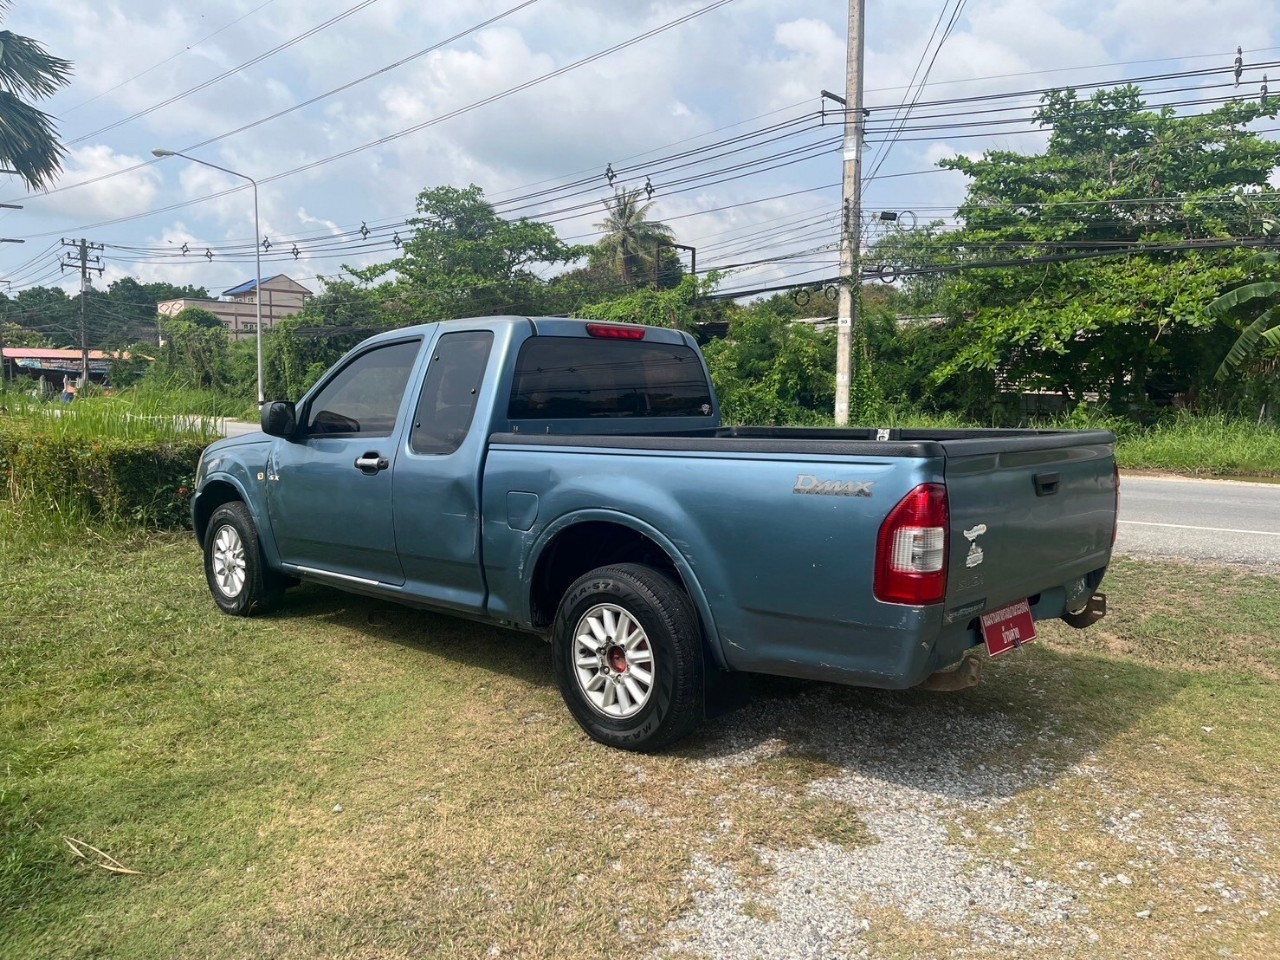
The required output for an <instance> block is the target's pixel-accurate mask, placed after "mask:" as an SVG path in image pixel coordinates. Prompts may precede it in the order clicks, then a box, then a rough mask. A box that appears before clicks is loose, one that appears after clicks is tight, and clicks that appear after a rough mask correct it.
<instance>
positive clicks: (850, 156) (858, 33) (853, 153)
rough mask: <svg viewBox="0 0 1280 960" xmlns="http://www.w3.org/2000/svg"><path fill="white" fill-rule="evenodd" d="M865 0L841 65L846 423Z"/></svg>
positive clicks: (842, 420)
mask: <svg viewBox="0 0 1280 960" xmlns="http://www.w3.org/2000/svg"><path fill="white" fill-rule="evenodd" d="M865 6H866V0H849V46H848V51H847V54H848V63H847V66H846V69H845V101H846V103H845V113H844V189H843V190H842V191H841V198H842V209H841V224H840V302H839V309H838V312H837V317H836V426H841V427H843V426H846V425H848V423H849V385H850V383H852V382H853V367H854V362H855V359H856V358H855V357H854V356H853V330H854V326H855V325H856V324H857V322H858V280H859V274H860V271H861V264H860V261H861V253H862V126H863V120H864V114H863V111H862V45H863V13H864V10H865Z"/></svg>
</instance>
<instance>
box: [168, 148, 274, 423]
mask: <svg viewBox="0 0 1280 960" xmlns="http://www.w3.org/2000/svg"><path fill="white" fill-rule="evenodd" d="M151 153H152V155H153V156H156V157H161V158H163V157H181V158H182V159H183V160H190V161H191V162H192V163H198V164H200V165H201V166H203V167H212V168H213V169H214V170H221V171H222V172H223V173H229V174H231V176H233V177H239V178H240V179H242V180H248V181H249V182H250V183H251V184H253V259H254V263H255V270H256V271H257V274H258V275H257V276H256V277H255V278H254V283H253V302H254V306H255V307H256V308H257V313H258V329H257V335H258V336H257V339H258V406H259V407H261V406H262V405H263V403H265V402H266V397H265V395H264V394H263V392H262V246H261V239H262V234H261V231H260V230H259V228H258V181H257V180H255V179H253V177H250V176H247V175H246V174H243V173H237V172H236V171H235V170H228V169H227V168H226V167H220V166H218V165H217V164H216V163H210V162H209V161H208V160H201V159H199V158H197V157H189V156H187V155H186V154H185V153H179V152H178V151H177V150H152V151H151Z"/></svg>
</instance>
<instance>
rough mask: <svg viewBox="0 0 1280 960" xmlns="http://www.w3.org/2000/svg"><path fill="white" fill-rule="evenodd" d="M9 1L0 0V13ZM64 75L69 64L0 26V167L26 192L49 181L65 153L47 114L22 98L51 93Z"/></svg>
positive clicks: (58, 85)
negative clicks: (24, 186)
mask: <svg viewBox="0 0 1280 960" xmlns="http://www.w3.org/2000/svg"><path fill="white" fill-rule="evenodd" d="M11 3H12V0H0V13H4V12H5V11H7V10H8V9H9V7H10V6H11ZM70 74H71V64H70V62H68V61H66V60H61V59H59V58H58V57H54V56H50V55H49V54H48V53H46V52H45V49H44V47H43V46H41V45H40V44H39V43H38V42H36V41H35V40H32V39H31V38H29V37H20V36H18V35H17V34H15V33H10V32H9V31H8V30H0V166H2V167H8V168H9V169H10V170H11V171H12V172H14V173H17V175H18V176H20V177H21V178H22V179H23V180H25V181H26V183H27V186H28V187H30V188H31V189H32V190H38V189H39V188H41V187H45V186H48V185H49V184H50V183H52V182H53V178H54V176H55V175H56V174H57V173H58V171H59V170H60V169H62V157H63V155H64V154H65V153H66V151H65V150H64V149H63V147H62V145H61V144H60V143H58V134H57V130H56V129H55V128H54V126H53V118H52V117H50V116H49V115H48V114H47V113H44V112H43V111H41V110H38V109H36V108H35V107H33V106H32V105H31V104H30V103H28V102H27V101H28V100H36V99H43V98H45V97H48V96H52V95H53V94H54V93H56V92H57V90H58V88H59V87H62V86H64V85H65V84H66V83H67V81H68V79H69V77H70Z"/></svg>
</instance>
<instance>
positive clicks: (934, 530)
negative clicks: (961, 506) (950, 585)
mask: <svg viewBox="0 0 1280 960" xmlns="http://www.w3.org/2000/svg"><path fill="white" fill-rule="evenodd" d="M950 526H951V517H950V511H949V510H948V508H947V488H946V487H944V486H943V485H942V484H940V483H922V484H920V486H918V487H916V488H915V489H914V490H912V491H911V492H910V493H908V494H907V495H906V496H905V497H903V498H902V499H901V500H899V501H898V505H897V506H895V507H894V508H893V509H892V510H890V511H889V516H887V517H885V520H884V523H882V524H881V525H880V535H879V536H878V537H877V538H876V573H875V596H876V599H877V600H880V601H882V602H884V603H906V604H910V605H911V606H924V605H925V604H930V603H941V602H942V600H943V598H944V597H945V596H946V592H947V554H948V552H949V547H950Z"/></svg>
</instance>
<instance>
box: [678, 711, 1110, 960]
mask: <svg viewBox="0 0 1280 960" xmlns="http://www.w3.org/2000/svg"><path fill="white" fill-rule="evenodd" d="M831 699H832V694H831V693H830V692H829V691H827V690H825V689H824V688H815V689H814V690H813V691H811V692H809V691H806V692H804V693H802V694H801V695H799V696H798V697H795V698H792V699H788V700H785V701H765V702H762V703H757V704H754V705H753V706H752V707H751V708H750V709H749V712H748V713H747V714H746V715H745V716H744V715H743V714H741V713H740V714H736V715H735V721H736V722H735V724H734V725H733V727H732V728H731V729H725V730H724V731H723V732H722V733H721V737H722V739H720V740H718V741H716V742H714V743H713V744H711V752H712V753H713V756H710V757H708V758H707V759H705V760H704V761H703V762H704V763H706V764H707V765H709V766H711V767H713V768H719V769H723V770H725V771H726V772H727V771H731V770H733V769H735V768H739V767H743V766H747V765H749V764H751V763H756V762H760V761H762V760H764V759H766V758H768V757H773V756H778V755H780V754H782V753H784V752H786V751H790V750H800V751H804V752H806V753H810V754H818V755H820V756H822V757H823V758H824V759H826V760H828V761H830V762H832V763H833V764H835V765H836V766H837V767H838V768H839V769H840V771H841V772H840V773H839V774H838V775H837V776H834V777H830V778H827V779H823V780H819V781H815V782H814V783H813V784H811V785H810V791H811V792H812V793H814V794H817V795H820V796H824V797H827V798H830V799H832V800H836V801H838V802H840V803H845V804H848V805H849V806H850V808H851V810H852V811H856V815H857V816H858V817H859V818H861V819H862V820H863V822H864V823H865V824H866V826H867V829H868V831H869V833H870V834H871V836H872V838H873V841H874V842H873V843H871V844H869V845H866V846H859V847H854V848H851V849H846V848H844V847H841V846H837V845H834V844H829V843H819V844H815V845H813V846H810V847H806V848H803V849H799V850H785V851H779V850H762V851H760V856H761V859H762V860H763V861H764V863H765V864H766V865H767V866H768V867H770V868H772V871H773V873H772V876H771V877H770V878H769V879H768V880H767V881H766V882H764V883H763V884H762V885H760V884H753V883H751V882H746V881H743V880H742V879H741V878H739V877H738V876H736V875H735V873H734V872H733V871H732V870H731V869H729V868H727V867H724V866H720V865H716V864H713V863H711V862H708V861H705V860H701V861H698V862H697V863H695V865H694V867H693V869H692V870H691V871H690V872H689V875H688V877H687V882H688V883H689V884H690V886H691V888H693V889H694V891H695V893H694V909H693V910H692V911H691V912H690V913H689V914H688V915H687V916H686V917H684V918H682V919H681V920H680V921H678V922H677V923H675V924H673V925H671V926H670V927H669V928H668V930H667V936H668V943H667V946H666V947H665V948H664V949H663V950H660V951H659V955H660V956H680V955H685V956H687V955H695V956H708V957H728V956H738V957H761V958H773V957H779V958H781V957H788V958H810V957H812V958H824V960H825V958H830V957H836V956H865V957H871V956H874V955H875V954H874V946H873V945H871V944H870V943H869V942H868V936H869V934H870V933H871V931H872V929H873V923H874V921H873V919H872V917H874V916H875V915H877V914H879V913H881V912H882V911H883V910H884V909H886V908H888V909H890V910H892V911H895V912H897V913H898V914H900V915H901V916H903V917H904V918H906V919H907V920H909V921H912V922H916V923H921V924H926V925H929V926H931V927H935V928H938V929H940V930H962V931H964V934H965V939H966V940H967V941H968V942H969V943H971V944H972V949H973V950H975V951H978V952H987V951H989V950H990V949H992V948H1017V949H1026V950H1032V949H1044V948H1052V949H1053V950H1055V951H1057V952H1058V953H1061V952H1064V951H1065V950H1066V948H1068V947H1069V946H1070V945H1072V944H1076V945H1080V946H1083V945H1085V944H1087V943H1089V942H1091V941H1092V940H1094V939H1096V935H1095V934H1094V933H1093V932H1092V931H1091V930H1090V929H1089V928H1088V927H1087V925H1084V924H1082V923H1080V922H1079V921H1080V920H1081V918H1083V917H1085V916H1086V914H1087V910H1086V908H1085V907H1084V906H1083V905H1082V904H1080V903H1079V901H1078V899H1077V894H1076V892H1075V891H1074V890H1071V889H1068V888H1066V887H1063V886H1061V885H1057V884H1053V883H1050V882H1049V881H1048V880H1045V879H1042V878H1037V877H1034V876H1032V875H1030V874H1028V873H1026V872H1024V870H1023V869H1022V868H1021V867H1020V866H1017V865H1015V864H1013V863H1011V862H1009V861H1007V860H1006V861H1002V862H996V861H991V860H988V859H986V858H983V857H980V856H978V855H976V854H975V853H973V852H972V851H971V850H970V849H969V848H968V847H966V846H964V845H962V844H959V843H955V842H953V841H952V836H951V830H952V829H957V828H956V827H955V822H956V815H957V814H958V813H961V812H971V811H977V812H984V813H988V812H992V811H998V810H1001V809H1002V808H1004V807H1005V806H1006V805H1008V804H1010V801H1011V800H1012V798H1013V797H1014V796H1015V795H1016V794H1017V793H1018V792H1019V791H1020V790H1022V789H1024V788H1026V787H1028V786H1030V785H1032V784H1035V783H1040V782H1042V781H1043V780H1044V779H1045V777H1046V776H1047V775H1049V773H1050V771H1049V770H1048V769H1047V767H1046V761H1043V760H1041V759H1038V758H1033V759H1030V760H1022V761H1016V760H1013V759H1011V756H1012V753H1013V748H1015V747H1017V746H1019V745H1020V744H1021V742H1022V741H1025V740H1026V739H1027V738H1030V739H1031V740H1032V741H1033V742H1034V741H1036V740H1037V739H1038V740H1040V741H1043V742H1045V744H1046V749H1047V747H1048V745H1049V744H1050V743H1052V742H1056V738H1055V736H1054V733H1055V723H1054V721H1053V720H1052V719H1051V718H1048V717H1046V718H1042V720H1041V722H1040V724H1039V728H1038V729H1036V728H1031V729H1028V728H1027V727H1026V726H1025V725H1024V724H1022V723H1014V722H1013V721H1011V720H1010V719H1009V718H1008V717H1005V716H1003V715H1000V714H991V713H978V712H973V713H967V712H965V710H964V708H963V707H961V706H960V705H958V704H957V703H956V702H955V701H954V700H952V701H950V702H946V703H942V702H941V701H939V702H938V703H939V705H937V706H930V705H929V701H928V700H925V701H921V700H920V699H919V698H918V697H913V698H911V699H910V702H908V699H907V697H905V696H901V695H895V694H888V693H867V695H866V696H865V698H864V705H862V706H859V704H858V702H857V701H856V699H855V701H854V703H853V704H852V705H851V704H849V703H845V702H842V703H841V704H840V707H839V709H834V708H833V704H832V703H831ZM841 699H842V701H843V700H846V699H848V697H841ZM751 731H785V733H786V735H785V736H773V737H768V738H766V739H763V740H760V739H756V740H754V741H752V740H751ZM819 734H820V735H819ZM1012 812H1013V811H1012V810H1011V811H1010V813H1012ZM996 829H997V830H1001V831H1004V830H1006V828H1005V827H997V828H996ZM969 836H970V837H971V836H972V835H971V834H970V835H969ZM1018 836H1019V830H1018V827H1017V822H1016V820H1015V821H1013V822H1011V824H1010V825H1009V826H1008V828H1007V838H1008V839H1010V840H1016V839H1017V838H1018Z"/></svg>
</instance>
